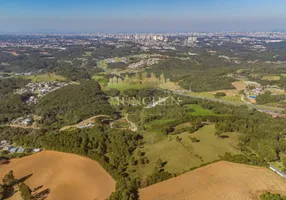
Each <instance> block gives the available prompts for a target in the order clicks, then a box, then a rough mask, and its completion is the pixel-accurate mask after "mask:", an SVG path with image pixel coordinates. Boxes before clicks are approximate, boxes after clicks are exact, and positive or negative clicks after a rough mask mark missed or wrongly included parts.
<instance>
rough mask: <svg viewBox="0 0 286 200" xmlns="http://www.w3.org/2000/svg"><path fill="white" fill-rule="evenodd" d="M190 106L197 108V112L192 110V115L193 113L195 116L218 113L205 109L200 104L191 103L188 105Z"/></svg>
mask: <svg viewBox="0 0 286 200" xmlns="http://www.w3.org/2000/svg"><path fill="white" fill-rule="evenodd" d="M188 107H189V108H192V109H194V110H195V112H190V115H193V116H210V115H217V114H215V113H214V112H213V111H212V110H208V109H205V108H203V107H201V106H200V105H198V104H190V105H188Z"/></svg>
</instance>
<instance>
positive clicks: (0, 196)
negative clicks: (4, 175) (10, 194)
mask: <svg viewBox="0 0 286 200" xmlns="http://www.w3.org/2000/svg"><path fill="white" fill-rule="evenodd" d="M4 192H5V190H4V187H3V185H1V184H0V199H3V198H4Z"/></svg>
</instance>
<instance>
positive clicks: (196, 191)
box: [139, 161, 286, 200]
mask: <svg viewBox="0 0 286 200" xmlns="http://www.w3.org/2000/svg"><path fill="white" fill-rule="evenodd" d="M266 191H269V192H273V193H280V194H282V195H285V194H286V180H285V179H283V178H282V177H280V176H278V175H276V174H275V173H274V172H272V171H271V170H269V169H266V168H261V167H254V166H248V165H241V164H236V163H230V162H225V161H220V162H217V163H213V164H210V165H207V166H204V167H201V168H199V169H196V170H194V171H190V172H188V173H186V174H183V175H180V176H178V177H176V178H172V179H169V180H167V181H163V182H161V183H158V184H155V185H152V186H149V187H146V188H143V189H141V190H140V191H139V195H140V200H151V199H152V200H173V199H176V200H210V199H211V200H259V195H260V194H261V193H263V192H266Z"/></svg>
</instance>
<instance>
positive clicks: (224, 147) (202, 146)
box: [137, 125, 239, 176]
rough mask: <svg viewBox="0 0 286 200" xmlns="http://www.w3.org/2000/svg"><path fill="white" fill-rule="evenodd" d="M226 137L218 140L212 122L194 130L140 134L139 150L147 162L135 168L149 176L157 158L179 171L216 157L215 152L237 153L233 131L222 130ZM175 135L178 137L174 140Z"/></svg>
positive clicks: (172, 169) (220, 153)
mask: <svg viewBox="0 0 286 200" xmlns="http://www.w3.org/2000/svg"><path fill="white" fill-rule="evenodd" d="M224 135H227V136H228V138H225V139H219V138H217V137H216V136H215V127H214V125H206V126H204V127H203V128H201V129H200V130H198V131H196V132H195V133H187V132H185V133H181V134H178V135H172V136H169V137H168V136H163V135H162V134H160V133H152V132H148V133H146V134H144V138H145V142H146V143H145V145H144V148H143V149H142V151H143V152H145V153H146V157H147V158H148V159H149V160H150V164H149V165H146V166H139V167H138V168H137V171H138V172H139V174H141V175H142V176H147V175H150V174H151V173H152V172H153V169H154V167H155V165H156V161H157V160H158V159H159V158H160V159H161V160H163V161H164V162H165V161H166V162H167V164H166V166H165V169H166V170H167V171H168V172H171V173H183V172H184V171H188V170H190V168H193V167H199V166H201V165H202V164H205V163H209V162H212V161H215V160H217V159H219V155H224V154H225V153H226V152H230V153H232V154H236V153H239V150H237V149H236V145H237V136H238V134H237V133H225V134H224ZM176 137H180V138H181V139H182V140H181V142H178V141H177V140H176ZM190 137H196V138H197V139H198V140H200V142H198V143H193V142H192V141H191V139H190Z"/></svg>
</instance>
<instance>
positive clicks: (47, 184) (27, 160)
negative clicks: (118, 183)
mask: <svg viewBox="0 0 286 200" xmlns="http://www.w3.org/2000/svg"><path fill="white" fill-rule="evenodd" d="M10 170H13V171H14V175H15V177H16V178H23V177H25V176H28V175H30V176H31V177H29V178H28V179H27V180H26V181H25V183H26V184H27V185H29V186H30V188H31V189H32V190H33V189H34V188H37V187H40V186H41V188H40V189H39V190H38V191H37V192H38V193H40V192H42V191H47V190H50V193H49V194H48V195H47V199H49V200H59V199H69V200H82V199H90V200H91V199H97V200H105V199H107V198H108V197H109V196H110V195H111V193H112V192H113V191H115V181H114V180H113V179H112V178H111V176H110V175H109V174H108V173H107V172H106V171H105V170H104V169H103V168H102V167H101V166H100V165H99V164H98V163H97V162H96V161H93V160H90V159H88V158H85V157H82V156H78V155H74V154H67V153H60V152H55V151H43V152H41V153H37V154H34V155H31V156H27V157H24V158H19V159H13V160H12V161H11V162H10V163H9V164H7V165H1V166H0V179H2V178H3V176H4V174H6V173H8V172H9V171H10ZM15 196H17V195H15ZM37 199H46V198H37Z"/></svg>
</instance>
